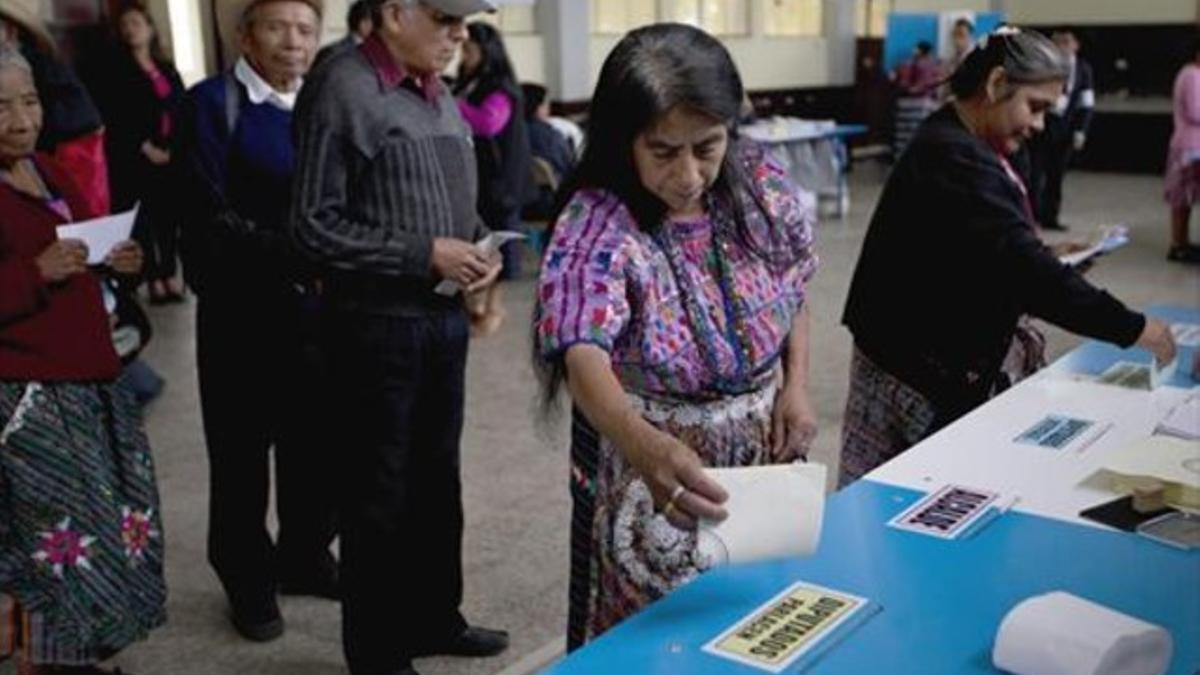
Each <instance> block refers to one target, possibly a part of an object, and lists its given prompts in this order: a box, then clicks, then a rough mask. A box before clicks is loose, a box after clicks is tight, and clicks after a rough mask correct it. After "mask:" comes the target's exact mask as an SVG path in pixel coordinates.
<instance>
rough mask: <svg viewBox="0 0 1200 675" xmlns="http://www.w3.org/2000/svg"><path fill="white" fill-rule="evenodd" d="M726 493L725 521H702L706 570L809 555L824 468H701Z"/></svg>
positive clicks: (819, 515)
mask: <svg viewBox="0 0 1200 675" xmlns="http://www.w3.org/2000/svg"><path fill="white" fill-rule="evenodd" d="M706 473H707V474H708V475H709V476H710V477H711V478H712V479H713V480H715V481H717V482H718V483H720V484H721V487H723V488H725V490H726V491H727V492H728V493H729V500H728V501H727V502H725V504H724V506H725V509H726V510H727V511H728V512H729V517H728V518H726V519H725V520H723V521H721V522H719V523H713V522H708V521H701V523H700V529H699V532H698V534H697V538H698V542H697V546H698V549H699V555H700V556H701V557H702V558H703V559H704V560H705V561H706V562H708V563H709V564H711V565H720V564H726V563H729V564H733V563H745V562H754V561H756V560H767V559H771V558H785V557H792V556H806V555H811V554H812V553H813V552H814V551H816V550H817V544H818V543H820V540H821V523H822V520H823V518H824V513H825V473H826V469H825V465H823V464H813V463H807V462H794V463H792V464H771V465H766V466H746V467H731V468H721V469H706Z"/></svg>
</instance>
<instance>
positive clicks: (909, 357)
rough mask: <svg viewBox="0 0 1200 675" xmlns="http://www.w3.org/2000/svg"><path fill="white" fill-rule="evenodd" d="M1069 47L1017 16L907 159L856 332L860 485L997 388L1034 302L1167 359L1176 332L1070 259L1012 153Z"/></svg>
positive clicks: (853, 323)
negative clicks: (1061, 252) (1042, 220)
mask: <svg viewBox="0 0 1200 675" xmlns="http://www.w3.org/2000/svg"><path fill="white" fill-rule="evenodd" d="M1067 68H1068V62H1067V59H1066V56H1065V55H1064V54H1063V53H1062V52H1061V51H1060V50H1059V49H1058V48H1057V47H1056V46H1055V45H1054V44H1053V43H1052V42H1050V41H1049V40H1048V39H1046V38H1045V37H1043V36H1041V35H1039V34H1037V33H1033V32H1024V31H1021V30H1019V29H1017V28H1011V27H1008V28H1002V29H1000V30H998V31H997V32H995V33H993V34H991V35H989V36H987V37H986V38H985V39H984V40H983V41H982V42H981V43H980V46H979V47H978V48H977V49H975V50H974V51H972V52H970V54H968V55H967V57H966V59H965V60H964V61H963V63H962V65H960V66H959V68H958V70H956V71H955V73H954V75H953V76H952V78H951V80H950V86H951V89H952V90H953V93H954V100H953V101H951V102H950V103H948V104H946V105H945V106H943V107H942V108H941V109H940V110H939V111H938V112H936V113H934V114H933V115H932V116H930V117H929V119H927V120H926V121H925V123H924V124H923V125H922V127H921V129H920V130H919V131H918V133H917V135H916V137H915V138H914V139H913V142H912V144H911V145H910V146H909V148H908V151H907V152H906V153H905V154H904V156H903V157H902V158H901V159H900V162H899V163H898V164H897V165H896V168H895V169H894V170H893V172H892V174H891V176H890V177H889V178H888V182H887V185H886V186H885V187H884V191H883V195H882V196H881V197H880V200H879V204H878V206H877V207H876V210H875V214H874V216H873V217H872V219H871V224H870V226H869V228H868V230H867V236H866V239H865V241H864V242H863V249H862V254H861V256H860V257H859V260H858V266H857V269H856V270H855V272H854V278H853V280H852V282H851V286H850V295H849V298H848V300H847V303H846V310H845V314H844V316H843V322H844V323H845V324H846V326H847V327H848V328H849V329H850V332H851V333H853V334H854V347H855V349H854V356H853V362H852V365H851V374H850V395H849V398H848V400H847V402H846V414H845V418H844V423H843V436H842V443H843V445H842V458H841V461H842V468H841V483H842V484H843V485H844V484H846V483H848V482H850V481H851V480H854V479H856V478H858V477H860V476H862V475H863V474H865V473H867V472H869V471H870V470H872V469H873V468H875V467H876V466H878V465H880V464H882V463H883V462H885V461H887V460H889V459H891V458H892V457H894V456H895V455H897V454H899V453H900V452H902V451H903V450H905V449H907V448H908V447H909V446H911V445H913V444H915V443H917V442H918V441H920V440H921V439H923V438H925V437H926V436H929V435H930V434H932V433H933V432H935V431H937V430H938V429H940V428H941V427H943V426H945V425H946V424H949V423H950V422H952V421H954V420H955V419H956V418H958V417H959V416H961V415H963V414H965V413H967V412H969V411H970V410H971V409H973V408H975V407H976V406H978V405H979V404H981V403H983V402H984V401H986V400H987V399H988V398H990V397H991V396H992V395H994V394H995V393H996V392H997V391H999V390H1000V389H1003V387H1004V385H1005V381H1004V378H1002V377H1001V368H1002V364H1003V361H1004V358H1005V356H1006V354H1008V352H1009V350H1010V348H1011V347H1012V345H1013V341H1014V335H1015V333H1016V331H1017V324H1018V320H1019V318H1020V317H1021V316H1023V315H1030V316H1034V317H1037V318H1041V319H1044V320H1046V321H1049V322H1050V323H1053V324H1056V325H1058V326H1060V327H1062V328H1065V329H1067V330H1070V331H1073V332H1076V333H1080V334H1083V335H1087V336H1089V337H1093V338H1096V339H1100V340H1106V341H1108V342H1113V343H1116V344H1118V345H1120V346H1122V347H1129V346H1131V345H1134V344H1136V345H1138V346H1140V347H1143V348H1145V349H1148V350H1150V351H1152V352H1153V353H1154V356H1155V357H1156V358H1157V359H1158V360H1159V361H1160V362H1164V363H1165V362H1168V361H1170V360H1171V359H1172V358H1173V357H1174V354H1175V345H1174V342H1173V341H1172V339H1171V332H1170V330H1168V329H1167V327H1166V325H1165V324H1163V323H1162V322H1161V321H1158V320H1156V319H1151V318H1148V317H1145V316H1143V315H1141V314H1139V313H1137V312H1133V311H1131V310H1129V309H1128V308H1126V307H1125V305H1123V304H1122V303H1121V302H1120V301H1118V300H1117V299H1116V298H1114V297H1112V296H1111V295H1109V294H1108V293H1106V292H1104V291H1103V290H1101V289H1098V288H1096V287H1094V286H1092V285H1091V284H1089V283H1088V282H1087V281H1086V280H1084V278H1083V277H1082V276H1081V275H1080V273H1079V271H1078V270H1076V269H1073V268H1071V267H1069V266H1067V265H1064V264H1062V263H1060V262H1059V260H1058V258H1057V257H1056V256H1055V254H1054V253H1053V252H1052V251H1051V249H1049V248H1048V247H1046V246H1045V245H1044V244H1043V243H1042V241H1041V240H1040V239H1039V238H1038V234H1037V225H1036V222H1035V218H1034V215H1033V210H1032V208H1031V206H1030V200H1029V194H1028V190H1027V188H1026V186H1025V184H1024V183H1023V182H1022V180H1021V178H1020V176H1019V175H1018V173H1017V172H1016V171H1015V170H1014V169H1013V167H1012V166H1011V164H1010V162H1009V157H1010V156H1011V155H1012V154H1013V153H1015V152H1016V151H1017V150H1018V149H1019V148H1020V147H1021V145H1022V144H1023V143H1025V142H1026V141H1028V140H1029V138H1030V137H1031V136H1033V135H1034V134H1036V133H1038V132H1039V131H1041V129H1042V126H1043V116H1044V115H1045V113H1046V111H1047V110H1048V109H1049V108H1050V107H1051V106H1053V105H1054V102H1055V100H1056V99H1057V98H1058V96H1059V94H1060V93H1061V92H1062V88H1063V83H1064V82H1065V81H1066V79H1067V74H1068V70H1067Z"/></svg>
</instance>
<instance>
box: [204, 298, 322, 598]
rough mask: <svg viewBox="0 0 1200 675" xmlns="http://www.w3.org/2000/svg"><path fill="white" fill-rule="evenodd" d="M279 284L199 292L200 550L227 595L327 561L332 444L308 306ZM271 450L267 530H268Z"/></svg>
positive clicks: (262, 588)
mask: <svg viewBox="0 0 1200 675" xmlns="http://www.w3.org/2000/svg"><path fill="white" fill-rule="evenodd" d="M307 302H308V301H307V300H306V299H305V298H304V297H303V296H301V295H299V294H296V293H291V292H288V291H284V292H281V293H279V294H273V295H257V294H256V295H254V296H253V297H246V296H243V295H241V294H236V293H232V292H228V293H226V292H222V293H220V294H215V293H214V294H208V295H205V296H203V297H201V298H200V302H199V306H198V307H197V311H196V351H197V365H198V376H199V380H200V404H201V410H202V416H203V420H204V436H205V439H206V441H207V445H208V459H209V521H208V559H209V562H210V563H212V566H213V569H215V570H216V572H217V576H218V577H220V579H221V583H222V585H223V586H224V587H225V591H226V593H227V594H228V595H229V599H230V601H231V602H232V603H234V604H235V605H236V604H239V603H251V604H256V603H261V602H263V601H264V600H266V599H267V598H269V597H272V596H273V595H274V593H275V591H276V586H277V583H278V581H279V579H280V578H281V577H286V576H288V575H293V576H303V575H305V574H309V573H314V572H318V571H320V570H321V569H322V568H324V567H325V566H329V565H332V561H331V560H330V559H329V545H330V543H331V542H332V541H333V538H334V535H335V527H336V515H335V511H334V508H335V505H336V500H335V492H334V488H335V485H334V484H333V482H332V481H331V480H330V478H329V471H330V468H331V466H332V465H333V463H334V462H335V461H336V458H337V452H336V450H335V449H334V447H333V446H332V444H331V443H332V438H331V436H330V434H329V428H330V425H329V420H328V418H327V415H328V411H327V406H326V405H325V401H326V400H327V398H328V396H327V392H328V385H327V382H326V381H325V372H324V366H323V364H322V362H321V359H320V353H319V350H318V348H319V343H318V336H319V332H318V326H319V324H318V323H317V321H318V315H317V312H316V309H315V308H314V307H310V306H307ZM272 448H273V449H274V451H275V492H276V498H275V504H276V511H277V513H278V516H279V533H278V537H277V538H276V539H275V540H274V541H272V538H271V535H270V533H269V532H268V531H267V525H266V516H267V502H268V495H269V493H270V484H271V477H270V468H269V467H270V463H269V459H270V457H269V453H270V451H271V450H272Z"/></svg>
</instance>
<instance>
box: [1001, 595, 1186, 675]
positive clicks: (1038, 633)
mask: <svg viewBox="0 0 1200 675" xmlns="http://www.w3.org/2000/svg"><path fill="white" fill-rule="evenodd" d="M1172 648H1173V644H1172V642H1171V634H1170V633H1168V632H1167V631H1165V630H1163V629H1162V628H1161V627H1159V626H1156V625H1154V624H1152V623H1147V622H1145V621H1142V620H1141V619H1137V618H1134V617H1132V616H1129V615H1128V614H1122V613H1120V612H1117V611H1114V610H1112V609H1109V608H1108V607H1105V606H1104V605H1099V604H1096V603H1094V602H1091V601H1089V600H1085V599H1083V598H1080V597H1078V596H1075V595H1071V594H1070V593H1066V592H1063V591H1054V592H1052V593H1046V594H1045V595H1037V596H1034V597H1032V598H1029V599H1028V600H1024V601H1022V602H1021V603H1019V604H1018V605H1017V606H1016V607H1014V608H1012V610H1010V611H1009V612H1008V614H1007V615H1005V617H1004V620H1003V621H1002V622H1001V623H1000V630H999V632H998V633H997V634H996V644H995V647H994V648H993V650H992V662H993V663H995V665H996V667H997V668H1000V669H1001V670H1007V671H1009V672H1012V673H1017V674H1018V675H1162V673H1165V672H1166V671H1167V666H1168V665H1169V664H1170V663H1171V651H1172Z"/></svg>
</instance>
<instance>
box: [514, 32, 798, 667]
mask: <svg viewBox="0 0 1200 675" xmlns="http://www.w3.org/2000/svg"><path fill="white" fill-rule="evenodd" d="M742 95H743V94H742V84H741V78H740V77H739V75H738V73H737V70H736V68H735V67H734V65H733V62H732V60H731V59H730V57H729V54H728V53H727V52H726V51H725V48H724V47H722V46H721V44H720V43H719V42H717V41H716V40H714V39H713V38H712V37H710V36H708V35H706V34H705V33H703V32H701V31H699V30H696V29H694V28H690V27H687V26H682V25H677V24H662V25H656V26H649V27H646V28H643V29H639V30H636V31H634V32H632V33H630V34H629V35H627V36H626V37H625V38H624V39H623V40H622V41H621V42H620V43H619V44H618V45H617V47H616V48H615V49H614V51H613V52H612V53H611V54H610V56H609V57H608V60H607V61H606V62H605V64H604V68H603V70H602V71H601V75H600V81H599V84H598V85H597V88H596V92H595V96H594V97H593V99H592V107H591V116H590V124H589V131H590V138H591V139H592V140H593V142H592V143H589V144H588V146H587V147H586V149H585V151H584V155H583V158H582V161H581V163H580V165H579V168H578V170H577V172H576V173H575V174H574V178H573V183H572V184H571V185H568V186H567V188H566V194H568V195H569V200H568V201H567V204H566V206H565V207H564V208H563V209H562V211H561V213H560V214H559V216H558V218H557V220H556V223H555V225H554V228H553V232H552V234H551V236H550V243H549V245H548V247H547V249H546V253H545V257H544V261H543V266H542V274H541V284H540V289H539V294H538V305H537V310H536V317H535V326H534V330H535V343H536V350H537V354H536V358H535V361H536V364H537V365H538V366H540V369H541V372H542V374H543V375H544V376H545V383H546V385H547V386H546V393H547V395H548V398H547V402H550V401H552V400H553V397H554V394H555V392H556V387H557V386H558V385H559V384H561V383H562V381H563V380H564V379H565V380H566V383H567V385H568V387H569V389H570V393H571V397H572V400H573V402H574V405H575V411H574V415H573V417H574V424H573V434H572V443H571V460H572V476H571V495H572V499H573V502H574V512H573V516H572V532H571V549H572V555H571V559H572V562H571V592H570V618H569V627H568V646H569V648H575V647H578V646H579V645H580V644H582V643H583V642H585V641H587V640H590V639H592V638H593V637H595V636H597V635H598V634H600V633H601V632H603V631H605V630H607V629H608V628H610V627H612V626H613V625H614V624H616V623H617V622H619V621H621V620H622V619H624V618H625V617H627V616H629V615H630V614H632V613H634V612H635V611H637V610H638V609H639V608H641V607H642V606H644V605H646V604H648V603H649V602H652V601H653V600H655V599H657V598H659V597H661V596H663V595H665V594H666V593H668V592H670V591H671V590H672V589H674V588H675V587H677V586H679V585H680V584H682V583H684V582H686V581H687V580H689V579H691V578H693V577H694V576H696V575H697V574H698V573H699V572H700V571H701V570H703V569H704V568H705V567H706V566H708V564H709V562H710V561H707V560H705V556H704V555H702V553H701V552H700V551H698V546H697V529H696V528H697V522H698V521H701V520H721V519H722V518H724V517H725V515H726V513H725V509H724V508H723V507H722V503H723V502H724V501H725V500H726V497H727V495H726V491H725V490H724V489H723V488H722V487H721V486H720V485H719V484H717V483H716V482H715V481H714V479H713V478H712V477H711V476H709V475H708V474H707V472H706V471H705V467H731V466H751V465H761V464H770V463H777V462H786V461H790V460H792V459H795V458H797V457H803V456H804V455H805V454H806V452H807V449H808V445H809V443H810V442H811V440H812V437H813V435H814V434H815V432H816V417H815V414H814V412H813V408H812V405H811V403H810V401H809V397H808V392H807V366H808V310H807V304H808V303H807V293H806V290H807V284H808V280H809V278H810V276H811V275H812V273H813V271H814V269H815V267H816V257H815V255H814V253H813V248H812V244H813V232H812V224H813V219H814V211H815V209H814V200H813V197H812V195H810V194H808V193H806V192H804V191H802V190H801V189H799V188H798V187H796V186H795V185H793V184H792V183H791V181H790V180H789V179H788V178H787V174H786V173H785V172H784V171H783V170H782V169H781V168H780V167H779V166H777V165H776V164H774V163H773V162H772V160H771V159H770V157H769V156H768V155H766V154H764V152H763V150H762V149H761V148H759V147H758V146H756V145H754V144H753V143H750V142H746V141H742V140H740V139H739V138H738V137H737V131H736V129H737V126H736V124H737V118H738V112H739V109H740V106H741V102H742Z"/></svg>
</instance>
